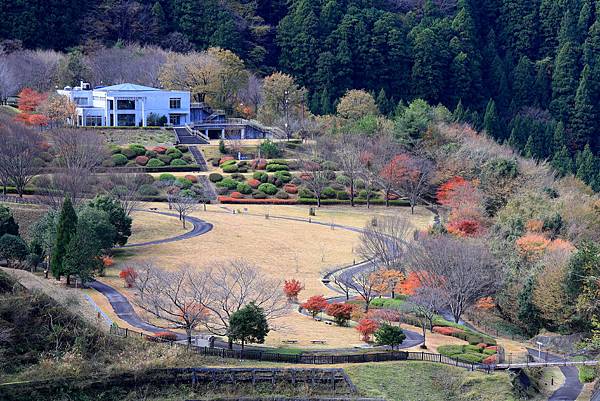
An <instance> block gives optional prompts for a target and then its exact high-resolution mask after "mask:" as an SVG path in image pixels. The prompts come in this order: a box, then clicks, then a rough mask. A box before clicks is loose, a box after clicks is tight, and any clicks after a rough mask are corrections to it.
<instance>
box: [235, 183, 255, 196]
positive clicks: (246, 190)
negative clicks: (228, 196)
mask: <svg viewBox="0 0 600 401" xmlns="http://www.w3.org/2000/svg"><path fill="white" fill-rule="evenodd" d="M237 191H238V192H240V193H243V194H245V195H250V194H251V193H252V187H251V186H250V185H248V184H246V183H244V182H240V183H239V184H238V185H237Z"/></svg>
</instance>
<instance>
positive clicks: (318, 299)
mask: <svg viewBox="0 0 600 401" xmlns="http://www.w3.org/2000/svg"><path fill="white" fill-rule="evenodd" d="M327 305H328V302H327V300H326V299H325V297H324V296H323V295H314V296H312V297H310V298H308V299H307V300H306V302H304V303H303V304H302V305H301V306H302V308H303V309H306V310H307V311H309V312H310V314H311V315H312V317H313V319H314V318H315V317H316V316H317V315H318V314H319V313H321V312H323V311H324V310H325V308H327Z"/></svg>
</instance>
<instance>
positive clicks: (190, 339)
mask: <svg viewBox="0 0 600 401" xmlns="http://www.w3.org/2000/svg"><path fill="white" fill-rule="evenodd" d="M185 331H186V334H187V343H188V347H190V346H191V345H192V329H186V330H185Z"/></svg>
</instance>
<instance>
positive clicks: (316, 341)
mask: <svg viewBox="0 0 600 401" xmlns="http://www.w3.org/2000/svg"><path fill="white" fill-rule="evenodd" d="M310 342H311V343H313V344H325V343H326V342H327V341H325V340H311V341H310Z"/></svg>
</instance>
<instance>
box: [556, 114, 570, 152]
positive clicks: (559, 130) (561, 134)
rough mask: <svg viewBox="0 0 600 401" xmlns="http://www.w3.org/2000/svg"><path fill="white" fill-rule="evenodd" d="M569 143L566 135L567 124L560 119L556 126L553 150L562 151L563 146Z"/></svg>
mask: <svg viewBox="0 0 600 401" xmlns="http://www.w3.org/2000/svg"><path fill="white" fill-rule="evenodd" d="M566 145H567V139H566V136H565V124H564V123H563V122H562V121H559V122H558V123H557V124H556V127H554V134H553V136H552V150H553V152H554V153H556V152H558V151H560V150H561V149H562V148H563V146H566Z"/></svg>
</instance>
